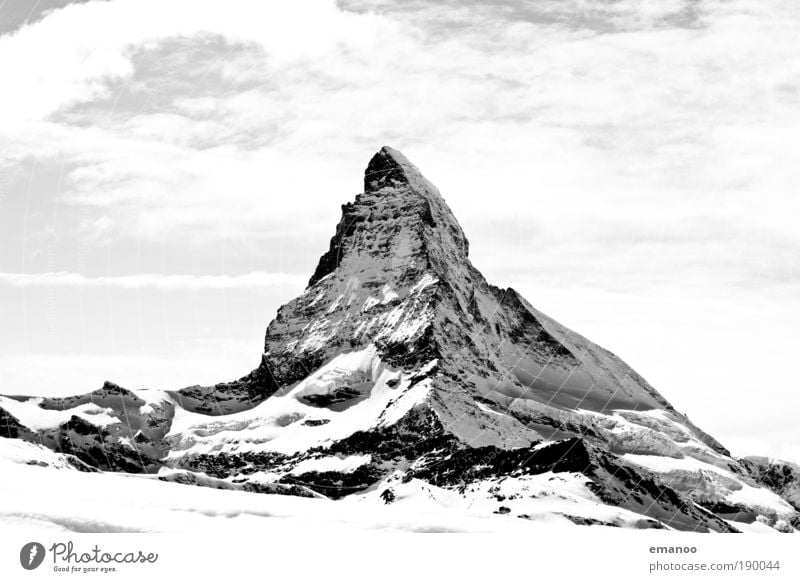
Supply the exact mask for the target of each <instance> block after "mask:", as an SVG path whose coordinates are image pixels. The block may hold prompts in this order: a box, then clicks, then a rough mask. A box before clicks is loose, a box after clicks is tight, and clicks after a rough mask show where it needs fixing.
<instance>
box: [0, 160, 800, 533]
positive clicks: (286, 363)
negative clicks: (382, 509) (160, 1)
mask: <svg viewBox="0 0 800 582" xmlns="http://www.w3.org/2000/svg"><path fill="white" fill-rule="evenodd" d="M0 436H3V437H6V438H15V439H22V440H25V441H28V442H30V443H35V444H37V445H38V446H40V447H46V448H48V449H51V450H52V451H54V452H55V453H57V454H58V455H61V457H59V459H61V461H59V463H58V464H59V466H63V467H64V468H65V469H66V470H70V468H72V469H75V470H84V471H85V470H98V469H99V470H102V471H121V472H126V473H132V474H142V475H145V476H152V475H156V476H157V478H158V479H160V480H164V481H175V482H180V483H188V484H195V485H205V486H210V487H217V488H225V489H241V490H245V491H251V492H256V493H281V494H288V495H295V496H306V497H316V498H319V497H324V498H328V499H340V498H350V499H358V500H362V501H364V502H365V503H376V504H378V505H382V504H383V505H385V504H403V503H407V504H409V507H414V506H415V504H416V503H417V502H418V501H419V499H420V497H424V498H426V499H432V500H434V502H435V503H437V504H439V505H445V506H448V507H449V506H452V507H461V508H470V509H469V510H470V511H477V512H483V513H487V514H491V515H495V514H496V516H497V519H510V518H518V519H519V518H521V519H528V520H553V519H555V520H561V521H568V522H573V523H577V524H590V525H592V524H602V525H615V526H626V527H636V528H670V529H677V530H689V531H718V532H733V531H750V530H754V529H768V528H772V529H775V530H778V531H787V532H788V531H795V530H796V529H797V528H800V518H798V515H799V514H798V509H800V507H798V496H797V492H798V488H797V487H798V481H797V475H798V473H797V468H796V467H793V466H791V465H789V464H783V465H780V467H779V468H775V467H774V466H773V465H774V464H770V462H769V461H766V460H763V459H761V460H758V459H749V460H748V459H745V460H737V459H735V458H733V457H732V456H731V454H730V452H729V451H728V450H727V449H725V447H723V446H722V445H721V444H720V443H719V442H717V441H716V440H715V439H714V438H713V437H711V436H709V435H708V434H706V433H705V432H703V431H702V430H701V429H700V428H698V427H697V426H695V425H694V424H693V423H692V422H691V421H690V420H689V419H688V418H687V417H686V416H685V415H684V414H682V413H680V412H678V411H676V410H675V409H674V408H673V407H672V405H670V403H669V402H668V401H667V400H666V399H665V398H664V397H663V396H662V395H661V394H660V393H659V392H657V391H656V390H655V389H654V388H653V387H652V386H650V385H649V384H648V383H647V382H646V381H645V380H644V379H643V378H642V377H641V376H640V375H639V374H637V373H636V372H635V371H634V370H633V369H631V368H630V367H629V366H628V365H627V364H625V363H624V362H623V361H622V360H621V359H619V358H618V357H617V356H615V355H614V354H612V353H611V352H609V351H608V350H606V349H604V348H601V347H600V346H598V345H596V344H594V343H592V342H591V341H589V340H588V339H586V338H584V337H582V336H581V335H579V334H577V333H575V332H573V331H571V330H569V329H567V328H566V327H564V326H563V325H561V324H559V323H558V322H556V321H554V320H553V319H551V318H549V317H547V316H546V315H545V314H543V313H541V312H540V311H538V310H536V309H535V308H534V307H533V306H532V305H531V304H530V303H528V301H526V300H525V299H524V298H523V297H522V296H521V295H520V294H519V293H518V292H517V291H515V290H514V289H511V288H508V289H502V288H499V287H495V286H493V285H491V284H489V283H488V282H487V281H486V279H485V278H484V277H483V275H481V273H480V272H479V271H478V270H477V269H476V268H475V267H474V266H473V265H472V263H471V262H470V259H469V243H468V241H467V238H466V236H465V235H464V232H463V230H462V229H461V227H460V225H459V224H458V221H457V220H456V218H455V216H454V215H453V213H452V211H451V210H450V208H449V207H448V206H447V204H446V202H445V201H444V199H443V198H442V196H441V194H440V193H439V191H438V190H437V189H436V187H435V186H434V185H433V184H431V183H430V182H429V181H428V180H427V179H426V178H425V177H424V176H423V175H422V174H421V173H420V171H419V170H418V169H417V168H416V167H415V166H414V165H413V164H411V163H410V162H409V161H408V160H407V159H406V158H405V157H404V156H403V155H402V154H401V153H399V152H397V151H396V150H393V149H391V148H388V147H384V148H382V149H381V150H380V151H379V152H378V153H376V154H375V155H374V156H373V157H372V159H371V160H370V162H369V164H368V166H367V169H366V172H365V175H364V191H363V192H362V193H361V194H358V195H357V196H356V198H355V200H354V201H353V202H350V203H347V204H344V205H343V206H342V218H341V220H340V222H339V224H338V225H337V227H336V231H335V234H334V236H333V237H332V238H331V241H330V246H329V248H328V250H327V251H326V252H325V253H324V254H323V255H322V257H321V258H320V260H319V264H318V265H317V267H316V269H315V270H314V273H313V274H312V276H311V278H310V280H309V283H308V286H307V288H306V290H305V291H304V292H303V294H302V295H300V296H299V297H297V298H295V299H293V300H292V301H290V302H289V303H287V304H285V305H284V306H282V307H281V308H280V309H279V310H278V313H277V315H276V317H275V319H274V320H273V321H272V322H271V323H270V324H269V325H268V327H267V331H266V337H265V342H264V350H263V353H262V356H261V359H260V362H259V364H258V366H257V368H256V369H255V370H254V371H253V372H251V373H250V374H248V375H246V376H244V377H242V378H241V379H239V380H236V381H234V382H229V383H222V384H217V385H215V386H207V387H201V386H192V387H189V388H184V389H182V390H177V391H154V390H129V389H125V388H122V387H119V386H117V385H115V384H111V383H106V384H105V385H104V386H103V387H102V388H101V389H99V390H97V391H95V392H90V393H88V394H85V395H82V396H75V397H69V398H26V397H18V396H15V397H11V396H8V397H0ZM62 461H63V462H62Z"/></svg>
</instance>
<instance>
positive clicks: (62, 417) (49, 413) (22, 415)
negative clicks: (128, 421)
mask: <svg viewBox="0 0 800 582" xmlns="http://www.w3.org/2000/svg"><path fill="white" fill-rule="evenodd" d="M43 401H44V399H43V398H30V399H28V400H25V401H23V402H19V401H17V400H14V399H12V398H6V397H5V396H0V408H4V409H6V410H7V411H8V412H9V414H11V415H12V416H15V417H16V418H17V420H19V421H20V422H21V423H22V424H23V425H25V426H27V427H28V428H30V429H32V430H46V429H52V428H57V427H58V426H59V425H61V424H63V423H65V422H67V421H69V419H70V418H72V417H73V416H77V417H79V418H80V419H82V420H85V421H86V422H88V423H90V424H93V425H95V426H99V427H103V426H108V425H109V424H114V423H117V422H119V419H118V418H115V417H114V416H111V415H110V414H109V413H110V412H113V410H111V409H110V408H101V407H99V406H98V405H97V404H93V403H91V402H87V403H86V404H81V405H79V406H76V407H75V408H69V409H67V410H46V409H44V408H41V407H40V406H39V404H41V403H42V402H43Z"/></svg>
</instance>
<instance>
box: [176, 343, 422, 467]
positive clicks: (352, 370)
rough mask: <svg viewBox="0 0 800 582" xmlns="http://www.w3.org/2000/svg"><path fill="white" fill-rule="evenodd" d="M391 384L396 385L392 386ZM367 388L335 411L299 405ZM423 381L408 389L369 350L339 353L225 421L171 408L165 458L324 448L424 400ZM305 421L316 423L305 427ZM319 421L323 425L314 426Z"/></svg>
mask: <svg viewBox="0 0 800 582" xmlns="http://www.w3.org/2000/svg"><path fill="white" fill-rule="evenodd" d="M390 380H397V381H398V383H397V384H396V385H395V386H393V387H391V386H389V385H388V382H389V381H390ZM359 383H360V384H366V387H365V389H364V390H365V397H364V398H363V399H362V400H360V401H358V402H356V403H355V404H353V405H352V406H350V407H348V408H346V409H344V410H341V411H335V410H331V409H330V408H326V407H315V406H312V405H310V404H307V403H306V402H307V401H304V400H305V399H306V398H307V397H309V396H319V395H323V394H330V393H333V392H335V391H336V390H337V389H339V388H341V387H343V386H351V385H353V384H359ZM429 390H430V381H429V380H428V379H425V380H422V381H420V382H417V383H416V384H414V385H413V386H411V379H410V375H409V374H402V373H401V372H399V371H392V370H390V369H388V368H387V367H386V366H385V365H384V364H383V363H382V362H381V360H380V357H379V356H378V355H377V348H376V347H375V346H374V345H369V346H368V347H367V348H365V349H363V350H357V351H352V352H348V353H343V354H339V355H338V356H336V357H335V358H333V359H332V360H331V361H329V362H328V363H327V364H325V365H323V366H322V367H321V368H319V369H318V370H317V371H316V372H314V373H313V374H311V375H310V376H308V377H307V378H306V379H305V380H303V381H302V382H300V383H299V384H298V385H297V386H295V387H294V388H293V389H291V390H290V391H289V392H287V393H286V394H284V395H282V396H279V395H274V396H273V397H271V398H269V399H268V400H265V401H264V402H263V403H261V404H259V405H258V406H256V407H254V408H252V409H250V410H246V411H243V412H239V413H236V414H229V415H224V416H215V417H210V416H206V415H203V414H197V413H192V412H188V411H186V410H184V409H183V408H181V407H176V409H175V418H174V419H173V421H172V427H171V428H170V432H169V433H168V435H167V438H168V439H170V440H171V441H172V442H174V448H173V450H172V451H171V452H170V454H169V458H171V459H175V458H177V457H181V456H184V455H187V454H200V453H211V452H215V453H218V452H242V451H273V452H279V453H284V454H290V453H296V452H299V451H303V450H307V449H309V448H311V447H319V446H327V445H330V444H331V443H332V442H333V441H336V440H341V439H343V438H346V437H348V436H350V435H351V434H353V433H354V432H356V431H359V430H366V429H369V428H371V427H378V426H388V425H391V424H393V423H395V422H397V421H398V420H400V418H402V417H403V416H404V415H405V414H406V413H407V412H408V411H409V410H411V409H412V408H413V407H414V406H415V405H417V404H419V403H420V402H422V401H423V400H424V398H425V397H426V396H427V394H428V392H429ZM306 421H317V422H315V423H312V424H306ZM318 421H327V422H326V423H325V424H322V425H319V422H318Z"/></svg>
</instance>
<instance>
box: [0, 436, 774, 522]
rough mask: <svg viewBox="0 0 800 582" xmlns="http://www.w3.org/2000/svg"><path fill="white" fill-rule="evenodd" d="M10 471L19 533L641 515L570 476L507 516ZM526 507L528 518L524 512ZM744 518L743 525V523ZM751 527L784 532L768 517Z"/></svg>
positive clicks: (34, 455)
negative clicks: (602, 498) (604, 500)
mask: <svg viewBox="0 0 800 582" xmlns="http://www.w3.org/2000/svg"><path fill="white" fill-rule="evenodd" d="M45 464H46V465H48V466H46V467H45V466H43V465H45ZM0 473H1V474H2V475H3V480H2V482H1V483H0V529H13V530H14V531H15V532H18V531H28V530H34V531H42V532H48V531H49V532H58V531H62V532H63V531H72V532H79V533H115V532H128V533H133V532H172V533H178V532H186V533H198V532H201V531H212V530H213V531H214V532H224V531H230V532H231V533H234V532H239V533H241V532H242V531H246V530H248V529H252V528H264V527H268V528H272V527H279V528H281V529H288V530H299V529H301V528H305V527H309V528H314V530H315V531H319V530H320V529H323V530H324V529H330V530H342V531H349V530H383V531H406V532H484V533H491V532H498V533H502V532H506V533H514V532H525V531H530V530H531V528H533V527H536V524H547V526H548V528H552V527H559V528H576V527H578V526H576V525H575V524H574V522H573V521H571V520H569V519H567V518H566V517H564V515H563V514H564V513H567V514H572V515H575V514H576V513H580V514H583V515H585V516H586V517H587V518H588V519H597V520H600V521H606V522H611V521H617V522H619V523H625V522H631V523H632V522H635V521H636V520H637V519H638V518H641V516H639V515H636V514H634V513H632V512H629V511H626V510H624V509H620V508H615V507H609V506H606V505H603V504H602V503H600V502H598V501H597V500H596V499H593V498H592V497H593V496H592V494H591V493H590V492H589V491H588V490H587V489H586V488H585V487H584V486H583V483H581V481H580V479H578V478H577V477H576V476H574V475H570V474H562V475H554V474H552V473H551V474H544V475H536V476H532V477H531V478H530V479H528V480H521V479H516V480H507V482H506V483H501V484H499V486H498V489H499V490H500V491H502V492H504V493H506V494H512V493H513V491H514V490H524V492H526V493H528V494H530V493H535V494H536V495H537V497H538V498H537V499H530V498H527V499H521V500H520V501H521V503H523V505H522V506H515V505H514V503H513V501H510V502H508V503H507V504H506V505H508V506H510V508H513V511H510V512H509V514H502V513H492V512H491V511H490V510H489V509H490V508H489V507H488V506H489V505H491V508H494V507H495V506H496V505H497V504H496V501H495V497H494V496H493V495H489V494H488V491H474V492H472V493H473V494H472V495H471V496H470V498H469V499H468V498H467V497H464V496H462V495H459V494H457V493H455V492H453V491H448V490H445V489H441V488H438V487H435V486H432V485H429V484H427V483H424V482H421V481H416V480H415V481H412V482H409V483H406V484H401V485H398V486H395V488H394V490H395V491H396V492H397V499H396V501H395V502H394V503H391V504H388V505H387V504H385V503H384V501H383V500H382V499H380V497H379V496H378V495H377V494H375V493H374V492H373V493H370V492H367V493H365V494H362V495H355V496H350V497H348V498H345V499H342V500H339V501H332V500H328V499H322V498H319V499H312V498H303V497H294V496H287V495H269V494H258V493H249V492H245V491H230V490H220V489H213V488H207V487H197V486H191V485H182V484H178V483H170V482H164V481H160V480H158V479H157V478H154V476H149V477H148V476H140V475H126V474H115V473H85V472H81V471H78V470H76V469H74V468H73V467H72V466H71V465H70V464H69V463H67V462H66V461H65V460H64V458H63V455H60V454H58V453H54V452H52V451H50V450H48V449H45V448H43V447H40V446H38V445H34V444H31V443H26V442H23V441H17V440H11V439H2V438H0ZM490 487H491V486H490V485H486V488H487V489H488V488H490ZM492 493H497V490H494V491H493V492H492ZM522 510H524V511H525V512H526V513H525V514H524V515H525V517H526V518H525V519H520V518H519V517H520V511H522ZM742 525H743V524H740V523H739V524H736V526H737V527H738V528H739V529H741V528H742ZM597 529H598V531H607V529H608V528H605V527H598V528H597ZM745 531H751V532H773V533H774V532H775V530H774V529H772V528H771V527H769V526H767V525H764V524H761V523H759V522H755V523H753V524H751V525H749V526H746V529H745Z"/></svg>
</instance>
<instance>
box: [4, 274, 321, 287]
mask: <svg viewBox="0 0 800 582" xmlns="http://www.w3.org/2000/svg"><path fill="white" fill-rule="evenodd" d="M306 280H307V277H301V276H298V275H290V274H286V273H265V272H263V271H253V272H251V273H246V274H244V275H162V274H154V273H141V274H136V275H122V276H116V277H86V276H84V275H81V274H79V273H68V272H53V273H0V284H5V285H10V286H13V287H105V288H118V289H143V288H156V289H164V290H175V289H184V290H186V289H247V288H253V287H274V286H291V287H300V288H302V286H304V285H305V283H306Z"/></svg>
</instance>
